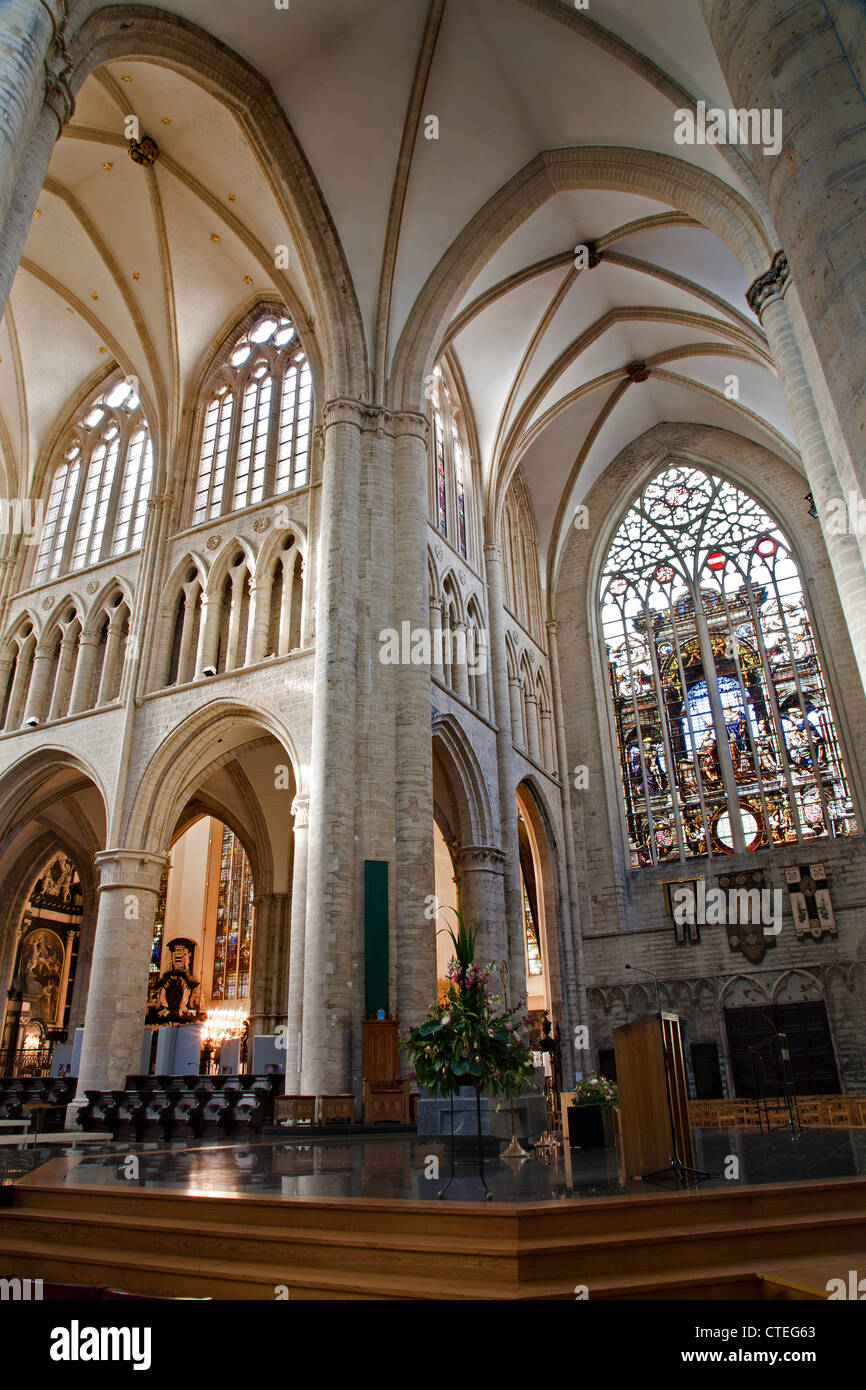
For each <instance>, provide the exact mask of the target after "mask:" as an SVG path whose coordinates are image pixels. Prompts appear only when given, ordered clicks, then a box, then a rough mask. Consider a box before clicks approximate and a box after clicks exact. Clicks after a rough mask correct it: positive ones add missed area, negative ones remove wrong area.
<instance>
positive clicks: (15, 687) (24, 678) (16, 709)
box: [3, 638, 33, 731]
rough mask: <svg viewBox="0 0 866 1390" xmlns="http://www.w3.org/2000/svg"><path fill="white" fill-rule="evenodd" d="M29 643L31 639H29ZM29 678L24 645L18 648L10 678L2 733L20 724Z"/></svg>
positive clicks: (28, 662) (28, 663) (27, 657)
mask: <svg viewBox="0 0 866 1390" xmlns="http://www.w3.org/2000/svg"><path fill="white" fill-rule="evenodd" d="M29 640H30V641H32V640H33V639H32V638H30V639H29ZM30 676H31V668H30V659H29V653H27V652H26V651H25V648H24V645H20V646H19V648H18V661H17V664H16V666H15V675H14V676H13V678H12V690H11V692H10V695H9V705H8V707H7V710H6V722H5V724H4V725H3V728H4V731H5V730H7V729H17V728H19V726H20V724H21V713H22V709H23V705H24V700H25V699H26V696H27V687H28V683H29V680H30Z"/></svg>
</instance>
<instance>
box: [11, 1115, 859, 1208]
mask: <svg viewBox="0 0 866 1390" xmlns="http://www.w3.org/2000/svg"><path fill="white" fill-rule="evenodd" d="M694 1135H695V1162H696V1164H697V1167H698V1168H699V1169H702V1170H703V1171H704V1172H706V1173H707V1175H708V1176H707V1177H706V1179H705V1180H704V1181H703V1183H702V1184H701V1187H702V1190H708V1189H711V1188H715V1187H718V1188H724V1187H728V1186H729V1185H730V1181H731V1178H730V1177H726V1176H725V1169H726V1168H727V1169H728V1171H729V1172H730V1171H731V1164H730V1158H731V1156H734V1157H736V1158H737V1159H738V1160H739V1170H738V1173H739V1175H738V1181H739V1183H740V1184H746V1185H752V1184H760V1183H769V1182H803V1181H807V1180H814V1179H823V1178H842V1177H851V1176H864V1175H866V1130H863V1129H860V1130H846V1129H808V1130H801V1131H800V1132H799V1133H798V1134H796V1135H792V1133H791V1131H790V1130H775V1131H772V1132H771V1133H769V1134H768V1133H762V1132H761V1131H760V1130H743V1129H740V1130H718V1129H704V1130H695V1131H694ZM133 1156H134V1157H135V1158H136V1160H137V1161H136V1163H134V1164H130V1163H129V1162H128V1160H129V1158H130V1157H133ZM28 1173H33V1174H38V1178H39V1179H40V1180H42V1179H48V1180H51V1181H52V1182H57V1183H60V1184H63V1185H65V1186H67V1187H75V1186H78V1185H82V1184H83V1185H94V1186H117V1187H118V1188H120V1187H128V1186H129V1185H130V1184H132V1185H134V1186H139V1187H146V1188H151V1189H153V1188H158V1189H165V1190H173V1191H181V1192H186V1193H189V1194H201V1195H207V1196H216V1195H219V1194H225V1195H227V1196H243V1195H248V1196H268V1197H299V1196H300V1197H348V1198H357V1197H368V1198H377V1197H378V1198H387V1199H389V1200H409V1201H418V1200H434V1199H436V1198H437V1197H438V1194H439V1192H440V1191H441V1190H442V1189H443V1188H444V1187H445V1185H446V1183H447V1182H448V1179H449V1176H450V1157H449V1152H448V1149H447V1145H446V1144H443V1143H440V1142H438V1141H430V1140H428V1139H424V1140H419V1139H407V1138H404V1137H402V1136H400V1137H389V1136H387V1135H382V1136H378V1135H377V1136H371V1135H364V1136H363V1137H358V1138H351V1137H346V1138H342V1137H341V1138H338V1139H337V1138H335V1139H324V1140H319V1139H316V1140H313V1141H311V1140H309V1139H306V1140H305V1139H303V1138H300V1139H295V1138H292V1139H264V1140H261V1141H257V1142H254V1143H231V1142H227V1141H222V1142H220V1141H214V1140H211V1141H204V1140H203V1141H198V1142H192V1143H188V1142H184V1143H175V1144H174V1145H165V1144H160V1143H150V1144H130V1145H123V1144H108V1143H106V1145H105V1146H104V1147H103V1146H99V1147H96V1146H93V1147H91V1148H89V1149H86V1150H84V1149H75V1150H73V1149H71V1148H70V1149H58V1147H57V1146H52V1147H51V1148H48V1147H47V1146H44V1147H42V1148H40V1147H39V1146H38V1145H37V1146H35V1147H34V1148H32V1149H29V1148H28V1149H26V1150H25V1149H20V1150H19V1149H13V1148H6V1149H4V1150H2V1151H0V1180H2V1181H3V1182H8V1181H10V1180H15V1179H17V1178H21V1177H25V1176H26V1175H27V1174H28ZM485 1178H486V1181H487V1184H488V1187H489V1189H490V1191H491V1192H492V1194H493V1199H494V1200H495V1201H500V1202H533V1201H535V1202H537V1201H549V1200H550V1199H552V1198H556V1199H565V1200H569V1199H574V1198H589V1197H611V1196H621V1195H628V1194H629V1193H635V1194H637V1193H640V1194H642V1195H646V1194H647V1193H648V1192H650V1191H658V1192H662V1191H667V1192H672V1191H677V1190H678V1189H677V1184H676V1182H674V1181H672V1180H671V1179H670V1178H665V1179H662V1180H660V1181H658V1182H655V1183H653V1184H649V1183H647V1182H635V1181H629V1182H626V1183H621V1182H620V1181H619V1178H618V1174H617V1163H616V1154H615V1152H614V1150H612V1149H583V1150H573V1151H572V1155H571V1178H570V1181H569V1174H568V1172H567V1169H566V1165H565V1164H564V1162H563V1158H562V1156H561V1155H560V1156H559V1157H558V1158H557V1159H556V1160H555V1161H554V1160H547V1161H545V1160H544V1159H543V1158H536V1157H532V1158H530V1159H528V1160H526V1161H525V1162H522V1163H521V1162H514V1161H512V1162H506V1161H504V1160H502V1159H500V1160H498V1161H495V1162H487V1163H485ZM679 1190H684V1189H682V1188H680V1189H679ZM691 1190H693V1189H691ZM483 1195H484V1190H483V1188H482V1185H481V1181H480V1177H479V1173H478V1165H477V1162H472V1161H470V1162H466V1161H458V1163H457V1165H456V1169H455V1177H454V1180H453V1182H451V1184H450V1186H449V1188H448V1192H447V1198H448V1200H452V1201H461V1200H462V1201H478V1200H480V1199H481V1198H482V1197H483Z"/></svg>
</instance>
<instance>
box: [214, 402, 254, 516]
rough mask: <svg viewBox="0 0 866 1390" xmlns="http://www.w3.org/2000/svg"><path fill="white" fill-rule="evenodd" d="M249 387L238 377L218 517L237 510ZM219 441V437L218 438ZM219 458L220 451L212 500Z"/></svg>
mask: <svg viewBox="0 0 866 1390" xmlns="http://www.w3.org/2000/svg"><path fill="white" fill-rule="evenodd" d="M247 385H248V383H247V382H243V383H242V382H241V380H240V377H238V379H237V380H236V382H235V385H234V393H233V396H232V401H233V405H232V423H231V427H230V429H229V442H228V448H227V450H226V471H225V477H224V478H223V495H222V500H221V502H220V509H219V512H218V513H217V515H218V516H225V515H226V513H227V512H233V511H234V510H235V475H236V473H237V464H238V449H239V447H240V437H241V421H242V420H243V418H244V394H245V392H246V389H247ZM227 399H228V397H227V396H224V397H223V402H225V401H226V400H227ZM220 423H222V409H221V410H220ZM217 441H219V436H217ZM217 458H218V451H217V454H216V455H215V456H214V470H213V472H212V473H211V499H212V498H213V488H214V480H215V478H216V466H217ZM212 505H213V502H212V501H211V506H209V507H208V513H210V511H211V507H212Z"/></svg>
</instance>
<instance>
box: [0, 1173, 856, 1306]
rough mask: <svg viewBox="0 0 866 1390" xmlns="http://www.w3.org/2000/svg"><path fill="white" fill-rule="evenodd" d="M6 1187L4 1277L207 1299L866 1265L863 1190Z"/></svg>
mask: <svg viewBox="0 0 866 1390" xmlns="http://www.w3.org/2000/svg"><path fill="white" fill-rule="evenodd" d="M79 1162H86V1160H81V1159H78V1158H74V1157H68V1158H63V1159H61V1158H56V1159H51V1160H49V1161H48V1162H47V1163H45V1164H44V1165H43V1166H42V1167H41V1168H39V1169H37V1170H36V1171H35V1172H33V1173H30V1174H29V1175H27V1176H26V1177H24V1178H21V1179H20V1180H19V1181H18V1182H17V1183H16V1185H15V1196H14V1201H13V1205H12V1206H11V1207H10V1208H8V1209H6V1210H5V1211H4V1213H3V1220H2V1223H0V1275H4V1276H5V1275H11V1274H17V1275H19V1276H21V1277H28V1276H29V1277H32V1278H42V1279H45V1280H46V1281H54V1282H63V1283H78V1284H89V1285H93V1284H109V1285H112V1286H114V1287H119V1288H124V1289H127V1290H129V1291H131V1292H135V1293H142V1294H161V1295H166V1294H170V1295H175V1296H177V1295H183V1296H188V1297H198V1298H201V1297H212V1298H216V1299H265V1300H272V1299H274V1298H275V1297H276V1296H277V1294H276V1291H277V1290H285V1292H284V1293H282V1294H281V1296H283V1297H285V1296H289V1297H290V1298H292V1299H407V1298H408V1299H414V1298H418V1299H434V1300H443V1299H444V1300H448V1299H454V1298H460V1299H467V1298H469V1299H476V1300H478V1299H486V1300H489V1299H495V1300H511V1301H516V1300H523V1299H530V1300H535V1299H544V1300H547V1299H568V1300H573V1299H574V1298H575V1290H576V1289H577V1288H578V1286H586V1287H587V1288H588V1291H589V1298H590V1299H593V1300H599V1299H602V1300H607V1299H650V1298H654V1299H676V1300H679V1299H726V1300H727V1299H753V1298H780V1299H781V1298H784V1299H788V1298H792V1299H809V1298H819V1297H825V1296H826V1293H825V1290H826V1281H827V1279H828V1278H830V1277H838V1276H841V1277H845V1276H846V1275H847V1272H848V1270H849V1269H858V1268H859V1269H861V1270H866V1178H862V1177H849V1178H828V1179H825V1180H817V1181H808V1182H784V1183H762V1184H756V1185H754V1186H751V1187H749V1186H736V1187H735V1186H733V1185H731V1186H727V1187H716V1188H713V1189H711V1190H704V1191H701V1190H680V1191H671V1192H658V1191H655V1192H640V1193H637V1194H629V1195H624V1196H616V1197H590V1198H585V1199H581V1198H579V1197H578V1198H571V1199H569V1200H553V1201H550V1200H548V1201H537V1202H536V1201H515V1202H510V1203H509V1202H494V1203H483V1202H467V1201H462V1202H449V1201H447V1200H446V1201H443V1202H435V1201H434V1202H430V1201H425V1202H419V1201H407V1200H386V1199H371V1198H364V1197H361V1198H352V1197H349V1198H341V1197H305V1196H291V1197H279V1196H259V1195H251V1194H250V1193H249V1192H247V1193H240V1192H239V1193H236V1194H233V1195H208V1194H207V1193H206V1192H203V1191H201V1190H200V1189H199V1190H198V1191H190V1190H185V1191H171V1190H166V1189H163V1188H160V1187H136V1186H134V1185H126V1184H118V1183H114V1184H111V1185H109V1184H100V1183H98V1182H91V1181H87V1182H81V1183H80V1184H77V1185H72V1184H69V1183H66V1182H65V1181H64V1176H65V1175H66V1174H68V1172H69V1165H70V1164H75V1163H79Z"/></svg>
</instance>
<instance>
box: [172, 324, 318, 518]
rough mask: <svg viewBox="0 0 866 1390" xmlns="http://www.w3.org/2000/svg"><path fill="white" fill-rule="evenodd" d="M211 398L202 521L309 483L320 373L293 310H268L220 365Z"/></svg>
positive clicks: (203, 454)
mask: <svg viewBox="0 0 866 1390" xmlns="http://www.w3.org/2000/svg"><path fill="white" fill-rule="evenodd" d="M203 399H205V400H206V402H207V403H206V405H205V407H204V412H203V420H202V426H201V441H200V447H199V460H198V475H197V481H196V489H195V495H194V498H193V504H192V524H193V525H194V526H195V525H198V524H199V523H200V522H203V521H207V520H211V519H212V518H214V517H218V516H222V515H224V514H226V513H228V512H233V511H239V510H241V509H242V508H243V507H248V506H252V505H253V504H254V503H256V502H260V501H262V500H263V499H264V498H266V497H273V496H278V495H279V494H280V493H284V492H289V491H291V490H292V489H293V488H298V487H303V486H304V485H305V484H306V483H307V481H308V479H309V453H310V428H311V420H312V408H313V387H312V376H311V373H310V368H309V364H308V362H307V357H306V353H305V352H304V349H303V346H302V345H301V341H300V338H299V337H298V333H297V330H296V328H295V326H294V324H293V323H292V321H291V319H290V318H288V317H287V316H286V315H285V314H280V313H278V312H276V311H273V310H269V309H266V310H263V311H262V312H261V313H260V314H259V315H258V316H257V317H256V318H255V320H254V322H253V324H252V325H251V327H249V328H247V329H245V330H244V332H243V333H241V334H240V336H239V337H238V338H237V339H235V341H234V343H233V344H232V346H231V348H230V349H229V351H228V352H227V354H226V355H225V357H224V358H223V359H222V360H221V361H220V362H219V363H218V364H217V366H216V368H215V369H214V370H213V371H212V373H211V375H210V377H209V379H208V382H207V384H206V387H205V390H204V392H203Z"/></svg>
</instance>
